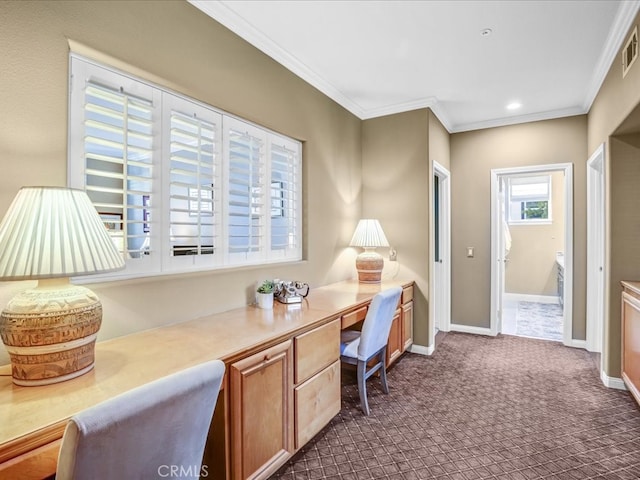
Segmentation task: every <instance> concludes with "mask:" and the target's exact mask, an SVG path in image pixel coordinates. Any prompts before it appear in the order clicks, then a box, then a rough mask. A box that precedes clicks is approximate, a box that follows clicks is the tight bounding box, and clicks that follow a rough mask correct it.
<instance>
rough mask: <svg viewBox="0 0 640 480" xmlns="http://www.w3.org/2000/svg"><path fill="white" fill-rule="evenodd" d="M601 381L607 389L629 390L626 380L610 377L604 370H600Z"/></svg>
mask: <svg viewBox="0 0 640 480" xmlns="http://www.w3.org/2000/svg"><path fill="white" fill-rule="evenodd" d="M600 380H602V384H603V385H604V386H605V387H607V388H615V389H616V390H628V388H627V386H626V385H625V384H624V380H622V379H621V378H618V377H609V376H608V375H607V374H606V373H604V370H600Z"/></svg>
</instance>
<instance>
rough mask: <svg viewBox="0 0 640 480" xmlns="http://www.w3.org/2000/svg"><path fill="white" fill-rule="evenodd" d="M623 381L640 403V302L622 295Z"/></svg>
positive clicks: (624, 293)
mask: <svg viewBox="0 0 640 480" xmlns="http://www.w3.org/2000/svg"><path fill="white" fill-rule="evenodd" d="M622 379H623V380H624V383H625V384H626V385H627V388H628V389H629V391H630V392H631V394H632V395H633V396H634V398H635V399H636V401H637V402H638V403H640V300H639V299H637V298H636V297H634V296H632V295H629V294H628V293H626V292H623V294H622Z"/></svg>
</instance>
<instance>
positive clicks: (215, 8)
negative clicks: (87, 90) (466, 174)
mask: <svg viewBox="0 0 640 480" xmlns="http://www.w3.org/2000/svg"><path fill="white" fill-rule="evenodd" d="M187 1H188V2H189V3H190V4H192V5H193V6H194V7H196V8H197V9H199V10H201V11H202V12H203V13H205V14H206V15H208V16H209V17H211V18H213V19H215V20H216V21H217V22H219V23H221V24H222V25H224V26H225V27H227V28H228V29H229V30H231V31H232V32H234V33H235V34H237V35H238V36H240V37H241V38H243V39H244V40H246V41H247V42H249V43H250V44H251V45H253V46H254V47H256V48H258V49H259V50H260V51H262V52H264V53H265V54H266V55H268V56H269V57H271V58H273V59H274V60H275V61H276V62H278V63H280V64H281V65H282V66H284V67H285V68H286V69H288V70H289V71H291V72H292V73H294V74H295V75H297V76H298V77H300V78H301V79H303V80H304V81H306V82H307V83H309V84H310V85H311V86H313V87H315V88H317V89H318V90H319V91H321V92H322V93H324V94H325V95H326V96H328V97H329V98H331V99H332V100H334V101H335V102H337V103H338V104H340V105H342V106H343V107H344V108H346V109H347V110H348V111H350V112H351V113H353V114H354V115H355V116H357V117H358V118H360V119H361V120H366V119H370V118H375V117H380V116H383V115H391V114H394V113H402V112H407V111H411V110H416V109H419V108H431V110H432V111H433V112H434V113H435V114H436V116H437V117H438V119H439V120H440V123H442V125H443V126H444V127H445V128H446V129H447V131H448V132H449V133H458V132H465V131H469V130H479V129H482V128H490V127H498V126H506V125H514V124H518V123H527V122H535V121H539V120H549V119H554V118H562V117H569V116H573V115H582V114H585V113H587V112H588V111H589V109H590V108H591V105H592V104H593V101H594V99H595V97H596V95H597V93H598V91H599V90H600V88H601V86H602V82H603V81H604V79H605V77H606V75H607V73H608V71H609V68H610V67H611V65H612V63H614V61H615V57H616V56H617V53H618V50H619V49H620V47H621V46H622V44H623V42H624V40H625V37H626V35H627V31H628V30H629V27H630V26H631V24H632V22H633V20H634V19H635V16H636V13H637V11H638V9H639V8H640V0H629V1H624V2H620V7H619V8H618V12H617V13H616V17H615V19H614V22H613V25H612V26H611V28H610V29H609V36H608V37H607V40H606V42H605V44H604V47H603V49H602V54H601V55H600V58H599V60H598V64H597V67H596V68H595V70H594V74H593V75H592V77H591V81H590V84H589V88H588V89H587V94H586V95H585V98H584V101H583V102H582V105H579V106H574V107H569V108H563V109H558V110H549V111H546V112H538V113H532V114H528V115H518V116H513V117H503V118H496V119H492V120H486V121H481V122H471V123H462V124H459V125H452V124H451V121H450V120H449V119H448V116H447V115H446V113H445V111H444V110H445V109H444V107H443V102H442V101H440V100H438V98H437V97H433V96H430V97H425V98H418V99H415V100H412V101H409V102H403V103H396V104H391V105H385V106H381V107H376V108H372V109H366V108H364V107H362V106H361V105H359V104H357V103H356V102H354V101H353V100H352V99H351V98H349V97H348V96H347V95H345V94H343V93H342V92H341V91H340V90H339V89H338V88H337V87H336V86H335V85H333V84H331V83H329V82H328V81H327V80H326V79H325V78H323V77H322V76H320V75H318V74H317V73H316V72H315V71H313V70H311V69H310V68H309V67H308V66H307V65H305V64H304V63H303V62H301V61H300V60H298V59H297V58H296V57H295V56H293V55H291V54H290V53H289V52H287V51H286V50H284V49H283V48H282V47H280V46H279V45H278V44H277V43H275V42H274V41H273V40H271V39H270V38H269V37H268V36H266V35H265V34H264V33H262V32H261V31H260V30H258V29H257V28H255V27H254V26H253V25H251V24H250V23H249V22H247V21H246V20H245V19H244V18H242V17H241V16H240V15H238V14H237V13H236V12H234V11H233V10H232V9H231V8H230V7H228V6H227V5H225V4H224V3H222V2H214V1H210V0H187Z"/></svg>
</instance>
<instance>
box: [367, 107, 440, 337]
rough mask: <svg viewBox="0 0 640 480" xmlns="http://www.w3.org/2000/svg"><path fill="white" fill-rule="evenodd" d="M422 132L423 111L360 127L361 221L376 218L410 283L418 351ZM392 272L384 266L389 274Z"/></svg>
mask: <svg viewBox="0 0 640 480" xmlns="http://www.w3.org/2000/svg"><path fill="white" fill-rule="evenodd" d="M428 132H429V110H426V109H421V110H414V111H412V112H406V113H400V114H397V115H389V116H385V117H379V118H375V119H372V120H365V121H364V122H362V158H363V160H362V184H363V195H362V203H363V207H362V212H363V216H365V217H366V216H377V218H378V220H380V224H381V225H382V228H383V230H384V232H385V234H386V236H387V238H388V240H389V243H390V244H391V245H392V246H393V247H394V248H395V249H396V250H397V254H398V262H399V263H401V264H402V265H403V266H404V267H403V270H405V271H406V272H407V273H408V274H410V275H412V276H413V277H414V278H415V280H416V285H417V287H418V288H417V290H416V292H415V297H414V301H415V305H414V308H415V311H414V315H415V317H414V340H415V343H417V344H418V345H423V346H427V345H429V338H428V323H427V298H428V281H427V279H428V275H429V272H428V260H427V259H428V253H429V228H428V225H429V222H428V218H429V210H428V198H429V187H428V182H429V162H428V151H429V149H428V138H429V135H428ZM379 250H380V253H381V254H383V256H385V257H387V256H388V255H387V253H388V252H383V251H382V249H379ZM396 267H397V266H396V265H394V264H393V263H392V262H386V267H385V268H386V269H387V271H389V272H390V273H392V272H393V270H391V269H393V268H396ZM383 274H384V273H383Z"/></svg>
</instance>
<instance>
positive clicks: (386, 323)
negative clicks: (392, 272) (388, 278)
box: [358, 287, 402, 360]
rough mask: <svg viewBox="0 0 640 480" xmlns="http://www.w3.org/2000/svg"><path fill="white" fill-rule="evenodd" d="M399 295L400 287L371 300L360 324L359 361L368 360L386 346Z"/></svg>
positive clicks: (385, 291) (377, 295)
mask: <svg viewBox="0 0 640 480" xmlns="http://www.w3.org/2000/svg"><path fill="white" fill-rule="evenodd" d="M401 294H402V288H401V287H392V288H388V289H386V290H383V291H382V292H380V293H378V294H376V296H375V297H373V300H371V304H370V305H369V310H367V316H366V317H365V319H364V323H363V324H362V333H361V334H360V345H358V359H359V360H368V359H369V357H371V355H373V354H374V353H376V352H377V351H378V350H380V349H381V348H382V347H384V346H385V345H386V344H387V340H388V339H389V331H390V330H391V323H392V322H393V315H394V314H395V311H396V308H397V307H398V302H399V301H400V295H401Z"/></svg>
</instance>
